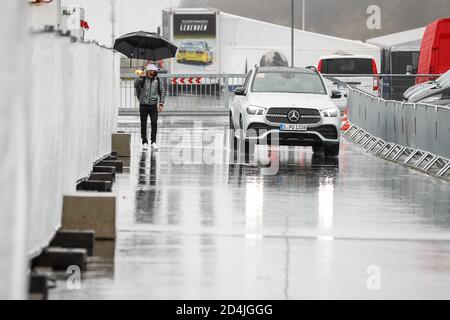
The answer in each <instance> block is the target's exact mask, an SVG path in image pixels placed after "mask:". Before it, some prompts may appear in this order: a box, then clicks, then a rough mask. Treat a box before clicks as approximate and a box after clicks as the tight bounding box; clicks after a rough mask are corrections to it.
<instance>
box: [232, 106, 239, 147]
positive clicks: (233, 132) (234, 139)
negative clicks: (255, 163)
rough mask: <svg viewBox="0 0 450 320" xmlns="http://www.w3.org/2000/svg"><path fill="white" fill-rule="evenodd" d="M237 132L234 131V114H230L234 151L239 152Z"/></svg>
mask: <svg viewBox="0 0 450 320" xmlns="http://www.w3.org/2000/svg"><path fill="white" fill-rule="evenodd" d="M235 133H236V130H235V129H234V123H233V113H231V112H230V135H231V138H232V139H233V150H235V151H236V150H237V149H238V143H239V141H238V139H237V138H236V135H235Z"/></svg>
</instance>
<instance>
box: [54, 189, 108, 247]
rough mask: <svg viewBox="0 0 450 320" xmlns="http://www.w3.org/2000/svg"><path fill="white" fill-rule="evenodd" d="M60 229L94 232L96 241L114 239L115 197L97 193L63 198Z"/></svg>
mask: <svg viewBox="0 0 450 320" xmlns="http://www.w3.org/2000/svg"><path fill="white" fill-rule="evenodd" d="M61 228H62V229H65V230H94V231H95V238H96V239H115V238H116V197H115V196H103V195H102V196H99V194H97V193H83V194H80V195H68V196H64V199H63V217H62V227H61Z"/></svg>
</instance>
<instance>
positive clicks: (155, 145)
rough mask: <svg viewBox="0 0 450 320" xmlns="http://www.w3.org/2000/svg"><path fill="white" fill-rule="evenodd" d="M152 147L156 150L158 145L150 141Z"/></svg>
mask: <svg viewBox="0 0 450 320" xmlns="http://www.w3.org/2000/svg"><path fill="white" fill-rule="evenodd" d="M152 149H153V150H158V145H157V144H156V143H155V142H153V143H152Z"/></svg>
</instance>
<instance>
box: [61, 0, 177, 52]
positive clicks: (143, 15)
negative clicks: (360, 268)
mask: <svg viewBox="0 0 450 320" xmlns="http://www.w3.org/2000/svg"><path fill="white" fill-rule="evenodd" d="M116 3H117V5H116V7H117V9H116V10H117V12H116V14H117V24H116V26H117V27H116V32H117V36H119V35H121V34H124V33H127V32H132V31H138V30H145V31H153V32H156V30H157V28H158V26H160V25H161V23H162V22H161V20H162V13H161V11H162V9H163V8H168V7H170V6H171V5H172V6H176V5H177V4H178V0H116ZM62 5H63V6H67V5H76V6H80V7H83V8H84V9H85V19H86V20H87V21H88V23H89V26H90V30H89V31H88V32H87V35H86V39H88V40H97V41H98V42H99V43H101V44H105V45H107V46H111V39H112V37H111V34H112V25H111V0H95V1H93V0H62Z"/></svg>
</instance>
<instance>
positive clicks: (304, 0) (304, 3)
mask: <svg viewBox="0 0 450 320" xmlns="http://www.w3.org/2000/svg"><path fill="white" fill-rule="evenodd" d="M305 29H306V0H302V30H303V31H305Z"/></svg>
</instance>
